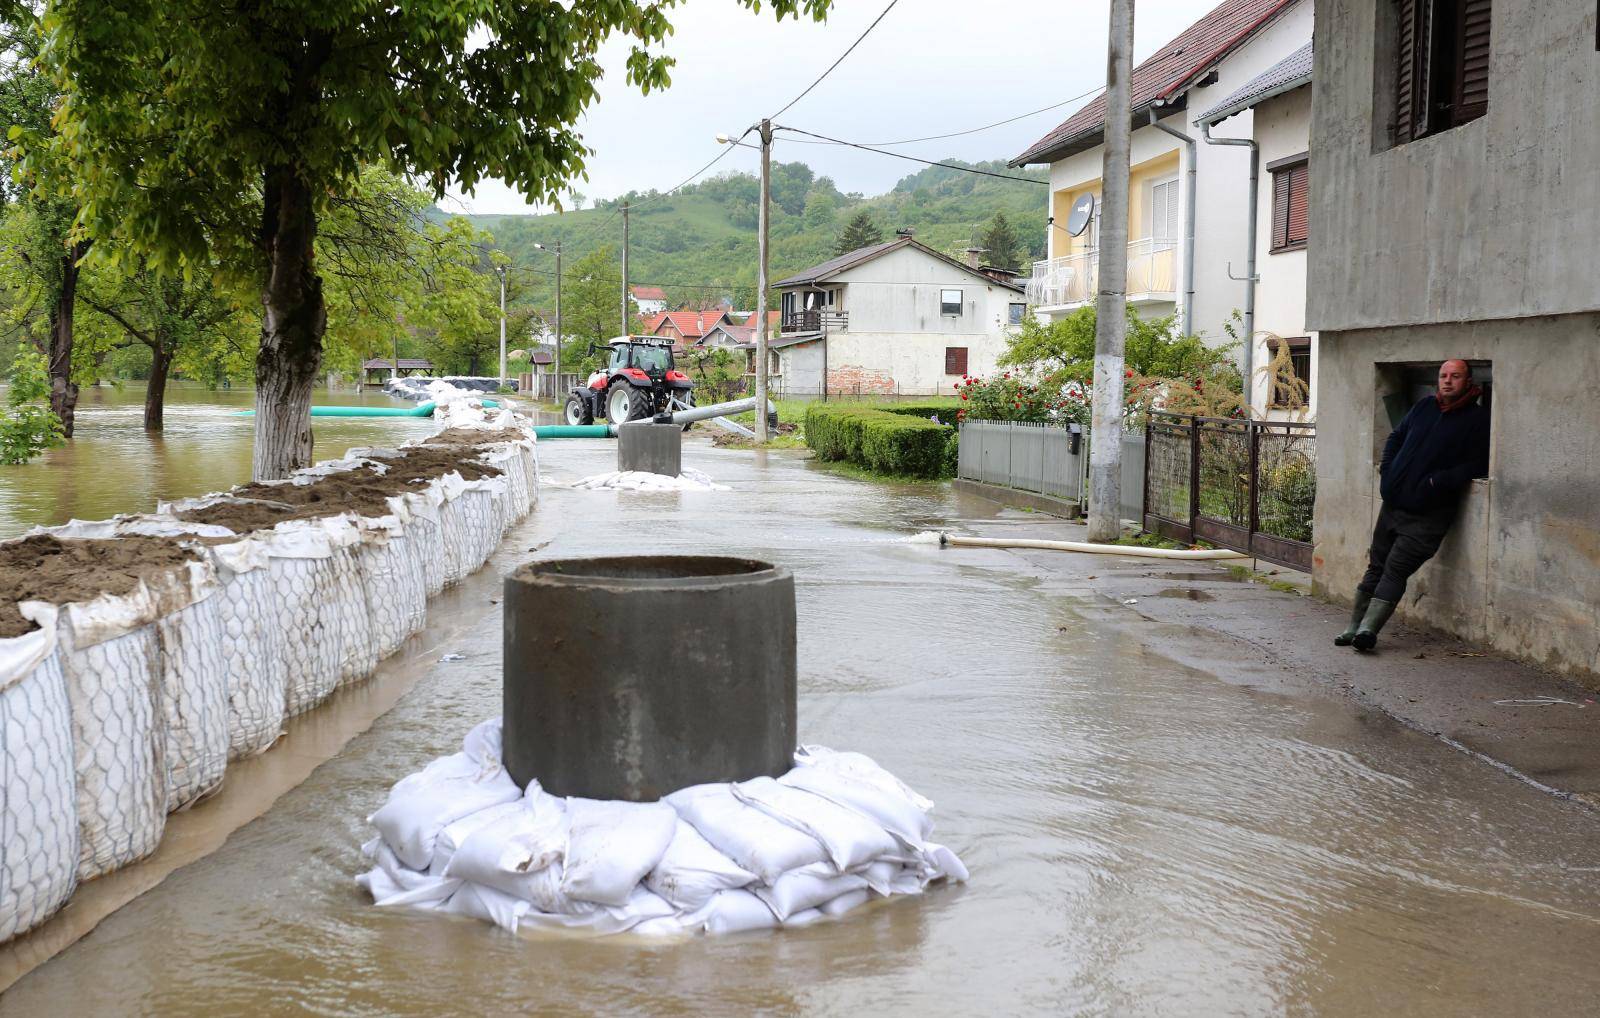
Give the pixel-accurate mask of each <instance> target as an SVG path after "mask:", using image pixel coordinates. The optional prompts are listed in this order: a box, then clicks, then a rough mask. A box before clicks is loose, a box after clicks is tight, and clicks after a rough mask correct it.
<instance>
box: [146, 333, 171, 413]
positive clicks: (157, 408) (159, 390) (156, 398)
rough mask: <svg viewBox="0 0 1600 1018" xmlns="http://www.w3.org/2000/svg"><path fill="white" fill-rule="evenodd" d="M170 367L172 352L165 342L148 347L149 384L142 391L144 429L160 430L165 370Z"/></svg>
mask: <svg viewBox="0 0 1600 1018" xmlns="http://www.w3.org/2000/svg"><path fill="white" fill-rule="evenodd" d="M171 367H172V353H171V351H169V350H168V349H167V344H166V343H165V342H158V343H156V344H155V345H154V346H153V347H151V348H150V385H149V387H148V388H146V389H145V391H144V430H146V431H160V430H161V429H162V427H163V426H164V424H165V422H164V420H163V414H164V413H165V412H166V408H167V371H168V369H170V368H171Z"/></svg>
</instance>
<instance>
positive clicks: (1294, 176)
mask: <svg viewBox="0 0 1600 1018" xmlns="http://www.w3.org/2000/svg"><path fill="white" fill-rule="evenodd" d="M1282 176H1283V177H1285V178H1286V179H1287V180H1288V181H1289V215H1288V223H1287V230H1286V232H1285V235H1284V240H1285V242H1286V243H1289V244H1304V243H1305V242H1306V238H1307V236H1309V235H1310V232H1311V224H1310V203H1309V201H1308V199H1309V198H1310V188H1309V185H1310V183H1311V174H1310V166H1309V165H1308V164H1306V163H1301V164H1300V165H1299V166H1296V167H1293V168H1292V169H1290V170H1289V172H1287V173H1284V174H1282Z"/></svg>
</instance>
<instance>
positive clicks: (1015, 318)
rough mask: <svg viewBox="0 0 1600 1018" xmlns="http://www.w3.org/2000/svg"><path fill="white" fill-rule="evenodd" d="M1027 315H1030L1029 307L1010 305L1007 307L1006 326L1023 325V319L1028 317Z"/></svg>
mask: <svg viewBox="0 0 1600 1018" xmlns="http://www.w3.org/2000/svg"><path fill="white" fill-rule="evenodd" d="M1027 313H1028V305H1026V304H1009V305H1007V306H1006V324H1007V325H1021V324H1022V319H1023V318H1024V317H1025V316H1026V315H1027Z"/></svg>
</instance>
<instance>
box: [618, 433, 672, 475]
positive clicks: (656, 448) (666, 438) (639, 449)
mask: <svg viewBox="0 0 1600 1018" xmlns="http://www.w3.org/2000/svg"><path fill="white" fill-rule="evenodd" d="M617 469H618V470H642V471H644V472H646V473H651V474H663V475H665V476H667V477H677V476H678V475H679V474H681V473H682V472H683V429H682V428H680V427H679V426H678V425H676V424H656V423H655V422H653V421H630V422H629V423H627V424H624V425H622V426H620V427H618V428H617Z"/></svg>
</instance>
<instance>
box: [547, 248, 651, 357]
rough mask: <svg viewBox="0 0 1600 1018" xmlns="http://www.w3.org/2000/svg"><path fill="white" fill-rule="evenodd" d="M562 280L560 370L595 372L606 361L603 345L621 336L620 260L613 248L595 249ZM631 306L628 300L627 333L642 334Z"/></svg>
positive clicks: (575, 264) (568, 271)
mask: <svg viewBox="0 0 1600 1018" xmlns="http://www.w3.org/2000/svg"><path fill="white" fill-rule="evenodd" d="M565 277H566V278H565V284H564V286H563V287H562V293H561V298H562V304H561V333H562V336H563V342H564V343H565V345H564V346H563V347H562V357H561V368H562V370H563V371H575V372H577V373H579V374H586V373H588V372H591V371H598V370H599V369H600V367H601V365H603V364H604V363H605V360H606V356H607V352H606V351H605V349H604V347H605V344H606V341H607V340H611V339H615V338H616V337H617V336H619V335H621V334H622V322H621V320H620V317H621V313H620V306H621V300H622V290H621V287H622V283H621V278H622V259H621V256H620V255H619V254H618V253H617V250H616V249H615V248H612V247H601V248H597V249H595V250H594V251H591V252H589V253H588V254H586V255H584V256H583V257H582V258H580V259H578V260H577V262H576V263H574V264H573V265H572V266H571V267H570V268H567V269H566V270H565ZM632 304H633V301H632V298H629V311H630V315H629V317H630V323H629V328H628V331H629V332H630V333H636V332H639V331H641V330H640V327H639V322H638V317H637V313H636V310H635V309H634V308H633V306H632ZM596 347H599V348H600V349H595V348H596ZM569 363H570V364H571V365H572V366H571V367H570V368H569V367H568V366H567V365H568V364H569Z"/></svg>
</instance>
